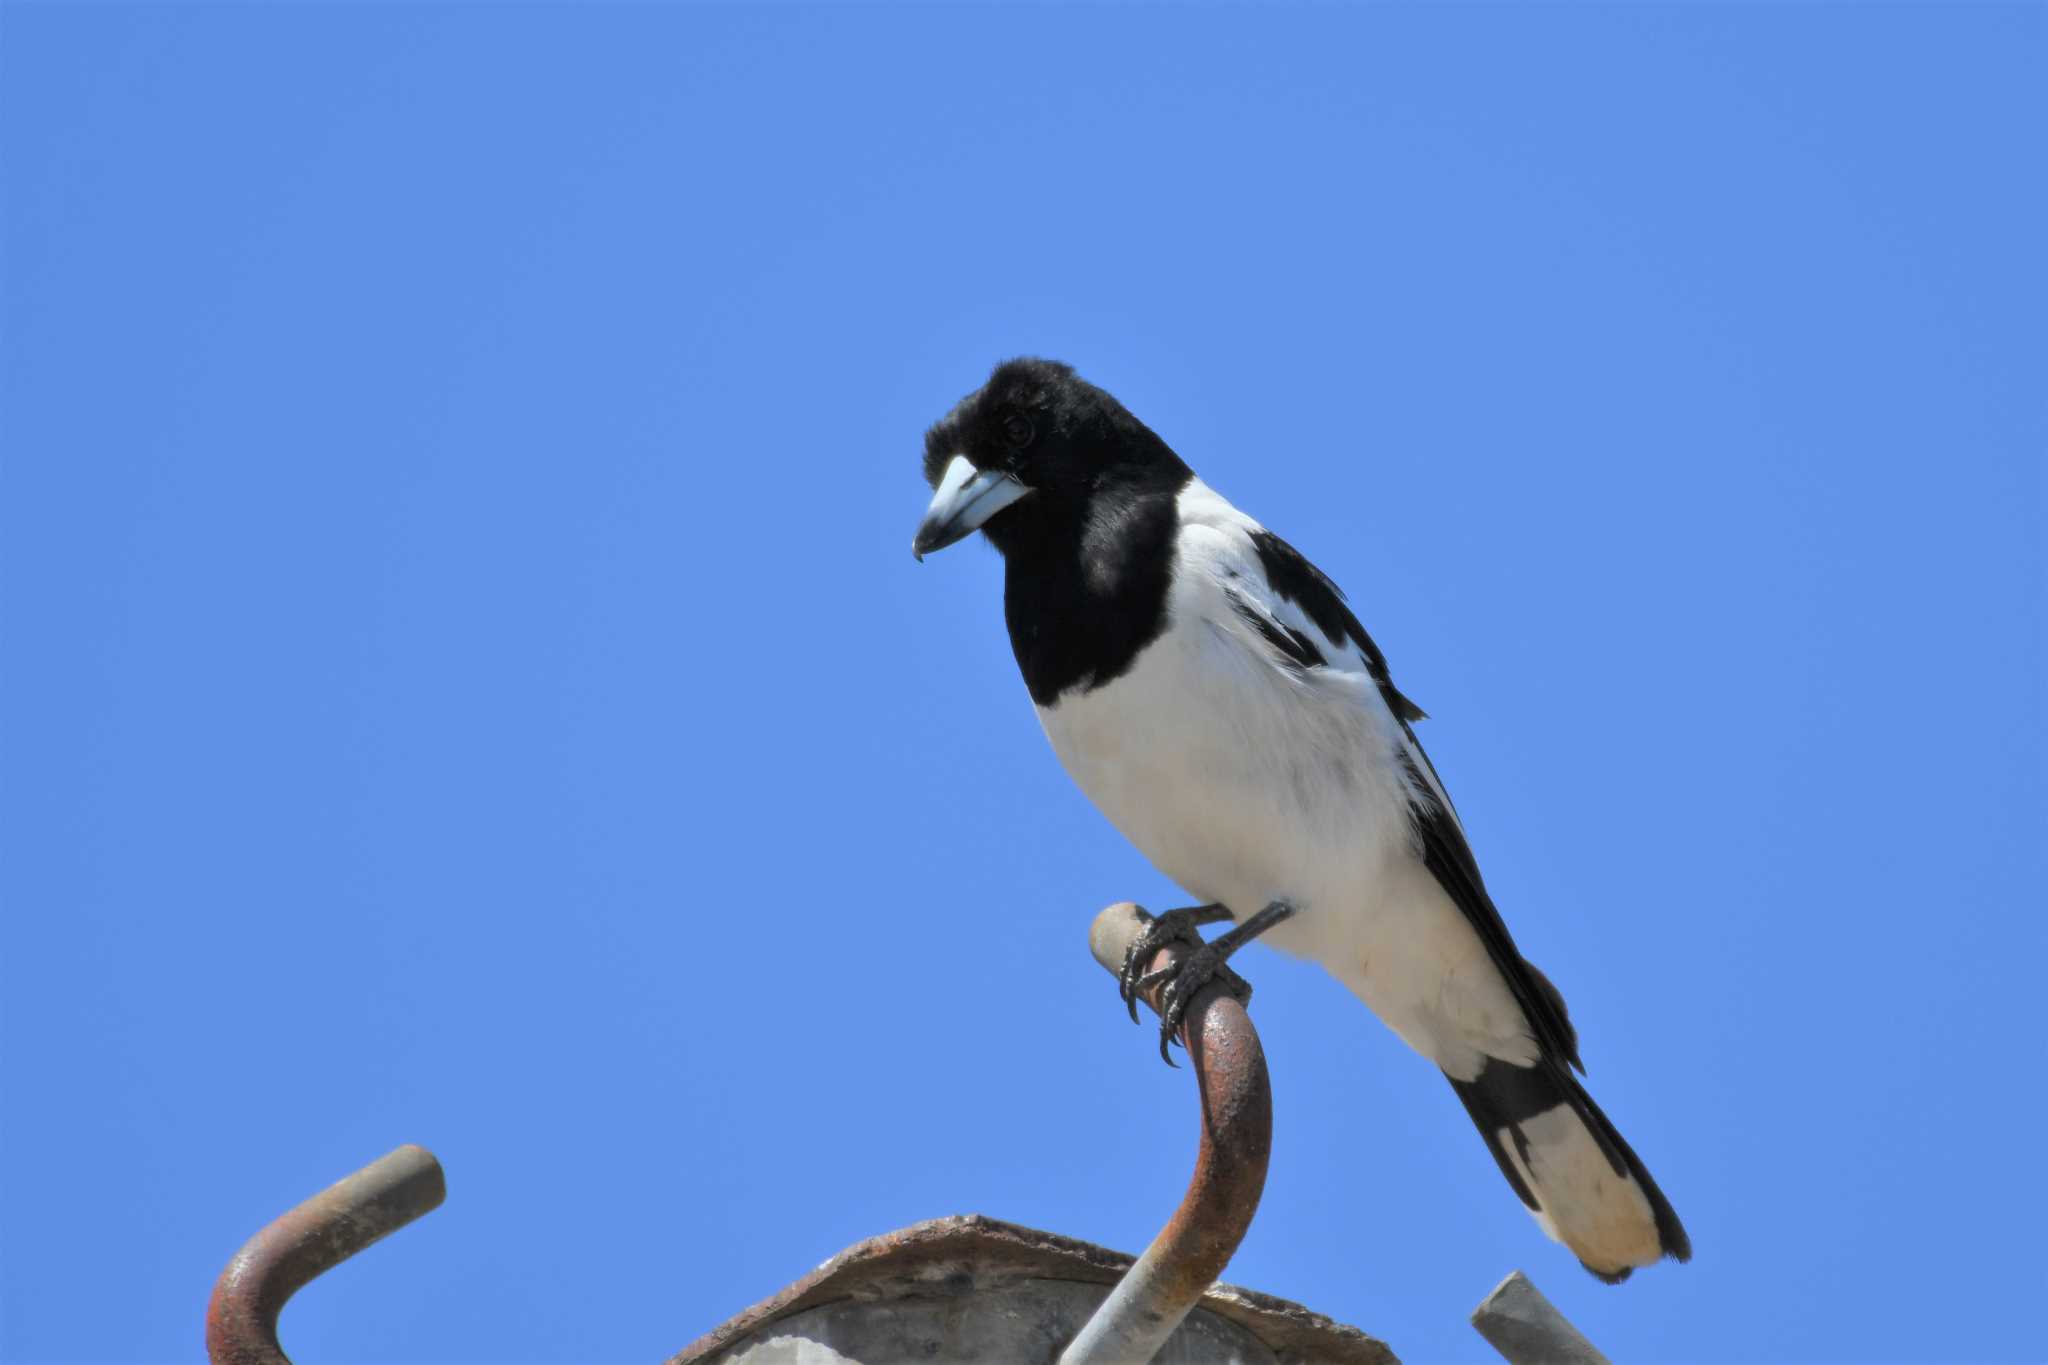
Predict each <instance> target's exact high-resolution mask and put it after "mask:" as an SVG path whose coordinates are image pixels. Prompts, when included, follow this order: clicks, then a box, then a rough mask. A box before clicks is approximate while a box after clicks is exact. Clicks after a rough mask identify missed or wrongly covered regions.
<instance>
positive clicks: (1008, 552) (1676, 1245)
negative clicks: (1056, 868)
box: [913, 359, 1691, 1282]
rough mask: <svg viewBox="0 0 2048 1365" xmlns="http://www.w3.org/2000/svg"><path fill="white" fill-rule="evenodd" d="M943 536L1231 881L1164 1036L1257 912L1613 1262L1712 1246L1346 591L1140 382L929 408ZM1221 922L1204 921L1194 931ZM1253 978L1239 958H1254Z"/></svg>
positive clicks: (1022, 656)
mask: <svg viewBox="0 0 2048 1365" xmlns="http://www.w3.org/2000/svg"><path fill="white" fill-rule="evenodd" d="M924 472H925V477H926V480H927V482H929V483H930V484H931V485H932V486H933V487H934V489H935V492H934V494H933V497H932V501H931V506H930V508H929V509H928V510H927V511H926V513H925V517H924V522H923V524H922V525H920V526H919V527H918V530H917V537H916V540H915V542H914V545H913V548H914V550H915V552H916V554H917V555H918V557H919V558H920V559H921V558H923V556H924V555H925V554H927V553H929V552H930V551H933V550H938V549H942V548H944V547H945V546H948V545H951V544H953V543H954V542H956V541H958V540H961V539H963V538H965V537H966V536H967V535H969V534H971V533H972V532H974V531H976V530H979V531H981V532H982V533H983V534H984V535H986V536H987V537H988V539H989V540H990V541H991V542H992V543H993V544H994V545H995V547H996V549H997V550H999V551H1001V552H1002V555H1003V559H1004V568H1005V574H1004V592H1003V607H1004V614H1005V616H1006V618H1007V620H1008V623H1009V628H1010V643H1011V646H1012V648H1013V649H1014V650H1015V651H1016V655H1017V666H1018V667H1019V668H1020V669H1022V670H1023V674H1024V685H1025V687H1026V688H1028V689H1029V690H1030V693H1031V700H1032V702H1033V703H1034V704H1035V705H1036V707H1037V710H1038V719H1039V723H1040V724H1041V725H1042V726H1044V728H1045V733H1046V737H1047V738H1048V739H1050V740H1051V741H1052V747H1053V750H1054V752H1055V753H1057V754H1058V755H1059V758H1060V762H1061V763H1062V764H1064V765H1065V767H1066V770H1067V772H1068V774H1069V775H1070V776H1072V777H1073V779H1074V781H1075V782H1077V783H1078V784H1080V787H1081V790H1082V791H1084V792H1086V793H1087V795H1088V797H1089V799H1090V800H1092V801H1094V803H1095V804H1096V806H1097V807H1098V808H1100V809H1101V811H1102V813H1103V814H1104V815H1106V816H1108V817H1109V819H1110V822H1111V823H1112V824H1114V825H1115V826H1116V827H1117V828H1118V829H1119V830H1121V831H1122V832H1123V833H1124V835H1125V836H1126V837H1127V838H1129V839H1130V841H1131V842H1132V843H1134V844H1136V845H1137V846H1138V848H1139V850H1140V851H1141V852H1143V853H1144V854H1145V856H1146V857H1147V858H1149V859H1151V861H1152V863H1153V864H1154V866H1156V867H1157V868H1158V869H1159V870H1160V871H1161V872H1163V873H1165V874H1166V876H1168V877H1169V878H1171V879H1172V880H1173V881H1175V882H1177V883H1179V884H1180V885H1181V886H1182V887H1183V888H1185V889H1186V890H1187V891H1189V892H1190V893H1192V894H1193V895H1194V896H1195V897H1196V898H1197V899H1198V900H1200V901H1202V902H1204V904H1202V905H1200V906H1197V907H1193V908H1190V909H1187V910H1181V911H1172V912H1169V913H1168V914H1166V915H1162V916H1161V917H1160V919H1159V921H1158V922H1157V924H1156V925H1155V926H1154V928H1153V931H1152V933H1151V934H1150V935H1148V937H1147V939H1146V941H1145V942H1144V943H1143V944H1142V945H1141V949H1140V951H1139V952H1135V953H1133V955H1132V959H1131V962H1130V963H1127V964H1126V968H1125V973H1124V982H1123V990H1124V995H1125V999H1126V1000H1127V1001H1128V1000H1130V999H1131V998H1132V995H1133V991H1134V978H1135V975H1136V970H1137V968H1136V966H1135V964H1136V963H1141V962H1144V961H1146V960H1149V958H1150V957H1151V954H1152V949H1154V948H1156V947H1157V946H1158V945H1159V944H1160V943H1161V942H1164V941H1165V940H1166V939H1168V938H1172V937H1182V936H1191V935H1192V930H1193V926H1195V925H1197V924H1205V923H1219V922H1222V921H1223V920H1226V919H1228V920H1233V921H1235V924H1234V926H1233V927H1232V928H1231V929H1230V930H1228V931H1227V932H1225V933H1223V934H1221V935H1219V936H1218V937H1217V938H1216V939H1215V940H1213V941H1212V942H1211V943H1210V944H1208V945H1207V947H1206V948H1204V949H1203V950H1201V951H1199V952H1197V953H1195V954H1193V955H1191V957H1190V958H1189V959H1188V966H1187V968H1186V969H1185V971H1184V972H1183V973H1182V974H1181V975H1180V976H1178V977H1176V978H1175V979H1174V980H1173V981H1171V982H1169V983H1166V992H1165V995H1166V999H1165V1004H1166V1006H1167V1008H1166V1009H1165V1010H1163V1011H1162V1021H1161V1023H1162V1044H1161V1047H1162V1051H1163V1050H1164V1038H1165V1037H1168V1036H1171V1035H1172V1033H1173V1032H1174V1030H1175V1028H1176V1026H1177V1024H1178V1022H1179V1019H1180V1015H1181V1013H1182V1012H1184V1010H1185V1009H1186V1002H1187V1000H1188V997H1189V996H1190V995H1191V994H1192V993H1193V990H1194V989H1195V988H1196V987H1197V986H1199V985H1200V984H1201V982H1202V981H1203V980H1205V979H1208V978H1210V977H1212V976H1214V975H1215V974H1217V973H1219V972H1220V973H1222V974H1224V975H1225V976H1227V977H1229V978H1230V979H1232V980H1235V974H1234V973H1231V972H1230V971H1229V969H1228V968H1227V967H1225V966H1223V962H1224V959H1226V958H1227V957H1228V956H1229V954H1230V953H1231V952H1233V951H1234V950H1235V949H1237V948H1238V947H1240V946H1241V945H1242V944H1243V943H1245V942H1248V941H1249V940H1250V939H1251V938H1253V937H1255V936H1259V935H1264V937H1265V941H1266V942H1268V943H1271V944H1273V945H1274V946H1275V947H1278V948H1280V949H1282V950H1284V951H1287V952H1292V953H1295V954H1298V955H1302V956H1306V957H1310V958H1313V959H1314V960H1316V961H1317V962H1320V963H1322V964H1323V966H1324V967H1325V968H1327V969H1328V970H1329V972H1330V973H1331V975H1333V976H1335V977H1336V978H1337V979H1338V980H1339V981H1341V982H1342V983H1343V984H1344V985H1345V986H1347V987H1348V988H1350V990H1351V991H1352V993H1353V994H1355V995H1356V996H1358V998H1359V999H1361V1000H1363V1001H1364V1002H1365V1003H1366V1004H1367V1005H1368V1006H1369V1007H1371V1009H1372V1011H1373V1012H1374V1013H1375V1014H1377V1015H1379V1017H1380V1018H1381V1019H1382V1020H1384V1021H1385V1022H1386V1024H1387V1026H1388V1027H1390V1028H1392V1029H1393V1030H1394V1032H1395V1033H1396V1034H1398V1035H1400V1037H1401V1039H1402V1040H1403V1041H1404V1042H1406V1043H1407V1044H1408V1045H1409V1046H1410V1047H1412V1048H1413V1049H1415V1051H1417V1052H1419V1053H1421V1054H1422V1055H1423V1056H1424V1057H1427V1058H1428V1059H1429V1060H1430V1061H1432V1062H1434V1063H1435V1064H1436V1065H1437V1066H1438V1067H1439V1068H1441V1069H1442V1071H1443V1073H1444V1075H1445V1077H1446V1078H1447V1079H1449V1081H1450V1083H1451V1088H1452V1089H1453V1090H1454V1091H1456V1092H1457V1095H1458V1098H1459V1100H1461V1101H1462V1102H1463V1103H1464V1106H1465V1109H1466V1111H1467V1112H1468V1113H1470V1114H1471V1116H1472V1121H1473V1122H1474V1123H1475V1124H1476V1125H1478V1128H1479V1134H1480V1136H1481V1138H1483V1139H1484V1140H1485V1142H1486V1146H1487V1149H1488V1150H1489V1151H1491V1152H1492V1153H1493V1158H1494V1160H1495V1161H1496V1162H1497V1163H1499V1166H1500V1170H1501V1174H1502V1175H1504V1176H1506V1177H1507V1181H1508V1184H1509V1185H1511V1186H1513V1187H1514V1191H1515V1193H1516V1194H1517V1195H1519V1196H1520V1197H1521V1200H1522V1202H1523V1203H1524V1204H1526V1205H1527V1206H1528V1208H1529V1211H1530V1212H1531V1213H1532V1214H1534V1215H1535V1218H1536V1221H1537V1223H1538V1224H1539V1225H1540V1226H1541V1227H1542V1229H1543V1230H1544V1231H1545V1232H1546V1233H1548V1234H1549V1235H1550V1236H1551V1237H1553V1238H1554V1239H1556V1240H1557V1241H1559V1242H1562V1243H1564V1245H1565V1246H1566V1247H1568V1248H1570V1250H1571V1251H1572V1253H1573V1254H1574V1255H1576V1256H1577V1257H1578V1258H1579V1260H1580V1262H1581V1263H1582V1264H1583V1265H1584V1266H1585V1267H1586V1269H1588V1270H1590V1271H1592V1272H1593V1274H1595V1275H1597V1276H1599V1277H1600V1278H1601V1279H1603V1280H1607V1281H1609V1282H1618V1281H1620V1280H1623V1279H1626V1278H1627V1277H1628V1275H1629V1272H1630V1271H1631V1270H1632V1269H1633V1268H1635V1267H1636V1266H1643V1265H1648V1264H1650V1263H1651V1262H1653V1261H1655V1260H1657V1259H1658V1258H1659V1257H1662V1256H1671V1257H1674V1258H1676V1259H1678V1260H1680V1261H1683V1260H1686V1259H1687V1258H1688V1257H1689V1256H1690V1255H1691V1244H1690V1243H1689V1241H1688V1240H1687V1238H1686V1234H1685V1229H1684V1228H1683V1227H1682V1226H1681V1225H1680V1224H1679V1221H1678V1215H1677V1214H1676V1213H1674V1212H1673V1211H1672V1208H1671V1205H1670V1203H1669V1202H1668V1201H1667V1200H1666V1199H1665V1198H1664V1195H1663V1193H1662V1192H1661V1191H1660V1190H1659V1189H1658V1188H1657V1183H1656V1181H1654V1180H1652V1179H1651V1178H1650V1173H1649V1171H1648V1170H1646V1169H1645V1168H1644V1166H1643V1163H1642V1162H1641V1160H1639V1159H1638V1158H1637V1156H1636V1154H1635V1153H1634V1151H1632V1150H1631V1149H1630V1148H1629V1145H1628V1144H1627V1143H1626V1142H1624V1141H1623V1140H1622V1137H1621V1134H1620V1133H1619V1132H1617V1131H1616V1130H1615V1127H1614V1125H1613V1124H1612V1123H1610V1122H1609V1121H1608V1119H1607V1116H1606V1115H1605V1114H1603V1113H1601V1112H1600V1108H1599V1106H1598V1105H1596V1104H1594V1103H1593V1099H1592V1097H1591V1096H1590V1095H1588V1094H1587V1093H1586V1090H1585V1087H1584V1086H1583V1085H1581V1084H1580V1082H1579V1080H1578V1078H1577V1077H1576V1076H1574V1075H1573V1074H1572V1073H1573V1070H1574V1068H1576V1069H1578V1070H1580V1071H1583V1070H1584V1067H1583V1066H1582V1065H1581V1064H1580V1062H1579V1055H1578V1041H1577V1037H1576V1035H1575V1033H1574V1031H1573V1029H1572V1024H1571V1021H1570V1020H1569V1019H1568V1018H1567V1017H1566V1014H1565V1007H1564V999H1563V997H1562V996H1560V995H1559V994H1558V991H1557V988H1556V987H1555V986H1553V985H1551V983H1550V981H1549V979H1548V978H1547V977H1545V976H1544V975H1543V973H1541V972H1539V971H1538V970H1536V968H1535V967H1534V966H1532V965H1531V964H1530V963H1529V962H1528V961H1527V960H1526V959H1524V958H1523V957H1522V955H1521V953H1520V952H1519V951H1517V949H1516V947H1515V942H1514V940H1513V938H1511V937H1510V936H1509V934H1508V929H1507V925H1506V924H1505V923H1503V922H1502V920H1501V916H1500V911H1499V910H1497V909H1495V908H1494V904H1493V901H1492V899H1491V898H1490V897H1489V896H1488V895H1487V892H1486V886H1485V884H1484V882H1482V881H1481V880H1480V876H1479V868H1478V865H1477V864H1476V863H1475V862H1474V861H1473V858H1472V852H1471V850H1470V849H1469V848H1468V847H1467V846H1466V843H1465V835H1464V831H1463V829H1462V828H1461V826H1460V825H1459V822H1458V816H1457V813H1456V812H1455V811H1454V810H1453V809H1452V806H1451V800H1450V796H1449V795H1448V794H1447V793H1446V792H1445V790H1444V786H1443V783H1442V782H1441V781H1440V780H1439V779H1438V777H1437V774H1436V770H1435V769H1434V768H1433V767H1432V766H1431V765H1430V761H1429V758H1428V756H1427V755H1425V754H1424V753H1423V751H1422V746H1421V745H1420V744H1418V743H1417V742H1416V739H1415V731H1414V728H1413V726H1414V722H1416V721H1419V720H1421V719H1422V718H1423V713H1422V709H1421V708H1420V707H1418V706H1417V705H1416V704H1415V703H1414V702H1412V701H1410V700H1409V699H1408V698H1407V697H1405V696H1403V695H1402V694H1401V692H1400V690H1399V689H1398V688H1397V687H1395V685H1394V680H1393V678H1392V677H1391V676H1390V675H1389V673H1388V671H1387V663H1386V659H1385V658H1384V657H1382V655H1381V654H1380V651H1379V649H1378V647H1377V646H1375V645H1374V644H1373V642H1372V638H1371V637H1370V636H1369V635H1367V634H1366V633H1365V629H1364V627H1362V626H1360V625H1359V623H1358V619H1357V617H1356V616H1354V615H1353V614H1352V612H1351V609H1350V608H1349V607H1348V606H1346V605H1345V602H1344V597H1343V594H1342V593H1341V592H1339V591H1338V589H1337V587H1336V586H1335V585H1334V584H1333V583H1331V582H1330V580H1329V579H1328V578H1326V577H1324V576H1323V574H1322V573H1321V572H1320V571H1319V570H1318V569H1317V568H1316V567H1315V566H1314V565H1313V564H1311V563H1309V562H1308V560H1306V559H1304V558H1303V557H1302V556H1301V555H1300V553H1298V552H1297V551H1296V550H1295V549H1294V547H1292V546H1291V545H1289V544H1288V543H1287V542H1286V541H1284V540H1282V539H1280V537H1278V536H1276V535H1274V534H1273V533H1272V532H1271V531H1268V530H1267V529H1266V528H1265V527H1263V526H1261V525H1260V524H1259V523H1258V522H1256V521H1254V520H1252V519H1251V518H1250V517H1248V516H1246V515H1245V514H1244V513H1242V512H1240V511H1238V510H1237V509H1236V508H1235V507H1233V506H1231V505H1230V504H1229V503H1228V502H1225V501H1224V500H1223V499H1222V498H1221V497H1220V496H1218V495H1217V494H1216V493H1215V492H1213V491H1212V490H1211V489H1210V488H1209V487H1208V485H1206V484H1204V483H1203V482H1202V481H1201V480H1200V479H1198V478H1196V477H1195V475H1194V472H1193V471H1192V470H1190V469H1189V468H1188V467H1187V465H1186V464H1184V463H1182V462H1181V460H1180V458H1179V457H1178V456H1177V455H1175V454H1174V452H1173V451H1172V450H1171V449H1170V448H1169V447H1168V446H1167V444H1166V442H1164V441H1162V440H1161V439H1160V438H1159V437H1158V436H1156V435H1154V434H1153V433H1152V431H1151V430H1150V429H1148V428H1147V427H1146V426H1145V425H1144V423H1142V422H1140V421H1139V420H1138V419H1137V418H1135V417H1133V416H1132V415H1131V414H1130V413H1129V412H1128V411H1126V410H1125V408H1124V407H1123V405H1122V404H1121V403H1119V402H1117V401H1116V399H1115V398H1113V397H1111V396H1110V395H1109V394H1107V393H1105V392H1104V391H1103V390H1101V389H1099V388H1096V387H1095V386H1094V385H1092V384H1089V383H1087V382H1086V381H1084V380H1082V379H1081V378H1079V377H1078V376H1077V375H1076V374H1075V373H1074V371H1073V370H1072V369H1071V368H1070V367H1068V366H1066V365H1062V364H1058V363H1055V362H1052V361H1046V360H1028V359H1027V360H1012V361H1008V362H1006V363H1004V364H1002V365H999V366H997V368H996V370H995V372H994V373H993V374H992V375H990V376H989V380H988V383H987V384H985V385H983V386H982V387H981V388H980V389H978V390H976V391H975V392H974V393H972V394H969V395H968V396H967V397H966V398H965V399H963V400H962V401H961V402H960V403H959V405H958V406H957V407H955V408H954V409H953V410H952V411H951V412H950V413H948V414H947V415H946V416H945V417H944V418H943V419H942V420H941V421H939V422H938V423H937V424H936V425H935V426H933V427H932V428H931V430H930V431H928V432H927V433H926V434H925V456H924ZM1197 941H1199V940H1197ZM1240 984H1241V983H1240Z"/></svg>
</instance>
